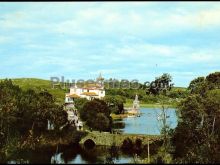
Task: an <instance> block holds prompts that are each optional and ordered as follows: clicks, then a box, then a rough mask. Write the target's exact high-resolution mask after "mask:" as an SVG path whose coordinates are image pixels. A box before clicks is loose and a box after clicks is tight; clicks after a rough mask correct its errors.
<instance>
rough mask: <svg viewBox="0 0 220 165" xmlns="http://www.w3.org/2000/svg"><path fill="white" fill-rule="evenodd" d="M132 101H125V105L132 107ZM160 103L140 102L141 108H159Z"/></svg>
mask: <svg viewBox="0 0 220 165" xmlns="http://www.w3.org/2000/svg"><path fill="white" fill-rule="evenodd" d="M132 105H133V104H132V103H125V104H124V106H125V107H132ZM164 105H165V106H169V107H170V108H175V107H176V106H175V105H174V104H164ZM161 106H162V104H160V103H141V104H140V107H141V108H161Z"/></svg>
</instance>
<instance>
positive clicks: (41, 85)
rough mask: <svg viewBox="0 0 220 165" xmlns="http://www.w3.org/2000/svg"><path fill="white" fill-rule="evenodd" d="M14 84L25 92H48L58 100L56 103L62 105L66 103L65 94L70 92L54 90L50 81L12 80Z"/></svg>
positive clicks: (32, 79)
mask: <svg viewBox="0 0 220 165" xmlns="http://www.w3.org/2000/svg"><path fill="white" fill-rule="evenodd" d="M12 82H13V83H14V84H16V85H19V86H20V87H21V88H22V89H24V90H27V89H33V90H36V91H40V90H47V91H48V92H50V93H51V94H52V95H53V96H54V97H55V98H56V101H57V102H58V103H60V104H63V103H64V98H65V93H67V92H68V90H64V89H53V88H52V86H51V82H50V80H43V79H37V78H16V79H12Z"/></svg>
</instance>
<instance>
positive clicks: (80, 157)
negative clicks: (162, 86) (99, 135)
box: [8, 108, 177, 164]
mask: <svg viewBox="0 0 220 165" xmlns="http://www.w3.org/2000/svg"><path fill="white" fill-rule="evenodd" d="M140 112H141V116H140V117H135V118H125V119H121V120H115V121H114V129H117V130H120V131H121V132H124V133H132V134H151V135H158V134H160V130H159V128H160V121H158V114H160V112H161V111H160V110H159V109H155V108H141V110H140ZM167 116H169V117H168V118H167V122H168V124H169V125H170V126H171V127H172V128H175V126H176V125H177V119H176V113H175V109H168V110H167ZM56 151H57V148H48V149H44V150H41V151H34V152H33V151H25V152H23V153H21V152H18V153H17V155H14V156H12V159H11V160H12V161H8V163H13V164H14V163H53V160H56V163H66V164H74V163H78V164H88V163H90V164H91V163H92V164H95V163H107V162H110V163H112V162H114V163H132V162H133V161H134V158H133V157H132V156H129V155H126V154H123V153H122V152H121V151H120V150H117V152H116V153H114V154H113V153H112V151H111V150H110V148H107V147H104V146H96V147H95V148H93V149H91V150H88V149H85V148H84V147H83V146H79V145H75V146H67V147H64V148H62V147H59V148H58V152H56ZM144 155H145V156H146V154H144Z"/></svg>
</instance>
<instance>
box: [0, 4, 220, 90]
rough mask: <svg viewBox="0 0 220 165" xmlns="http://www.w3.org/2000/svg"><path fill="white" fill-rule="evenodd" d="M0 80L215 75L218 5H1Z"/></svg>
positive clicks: (183, 79)
mask: <svg viewBox="0 0 220 165" xmlns="http://www.w3.org/2000/svg"><path fill="white" fill-rule="evenodd" d="M0 61H1V64H0V78H24V77H25V78H42V79H48V80H49V79H50V77H59V78H60V79H61V76H64V78H65V80H67V79H69V80H72V79H74V80H78V79H85V80H87V79H94V78H96V77H97V76H98V75H99V73H100V72H101V73H102V75H103V76H104V78H105V79H109V78H111V77H112V78H116V79H128V80H130V81H131V80H133V79H137V80H138V81H140V82H145V81H153V80H154V79H155V77H158V76H160V75H162V74H163V73H169V74H170V75H171V76H172V78H173V83H174V84H175V86H184V87H186V86H188V84H189V83H190V81H191V80H192V79H194V78H196V77H198V76H207V75H208V74H209V73H212V72H215V71H220V3H219V2H0Z"/></svg>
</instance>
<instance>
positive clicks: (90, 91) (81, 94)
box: [65, 74, 105, 103]
mask: <svg viewBox="0 0 220 165" xmlns="http://www.w3.org/2000/svg"><path fill="white" fill-rule="evenodd" d="M103 80H104V78H102V76H101V74H100V75H99V77H98V78H97V79H96V82H94V83H85V84H83V85H82V87H78V86H77V85H76V84H75V86H74V87H71V88H70V92H69V93H66V97H65V103H73V101H74V99H75V98H86V99H88V100H92V99H93V98H98V99H102V98H103V97H105V89H104V83H103Z"/></svg>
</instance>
